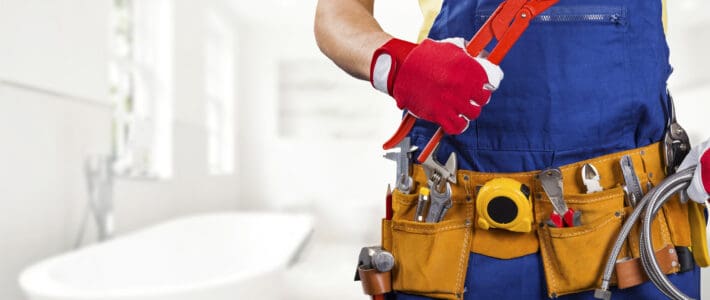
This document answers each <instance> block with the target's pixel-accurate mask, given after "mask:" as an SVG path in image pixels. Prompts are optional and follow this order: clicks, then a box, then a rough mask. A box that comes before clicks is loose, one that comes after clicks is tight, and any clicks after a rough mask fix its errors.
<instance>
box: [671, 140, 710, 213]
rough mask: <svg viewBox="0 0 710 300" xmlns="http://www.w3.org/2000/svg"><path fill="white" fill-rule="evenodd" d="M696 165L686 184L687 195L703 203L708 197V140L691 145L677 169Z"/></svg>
mask: <svg viewBox="0 0 710 300" xmlns="http://www.w3.org/2000/svg"><path fill="white" fill-rule="evenodd" d="M694 165H697V168H695V175H694V176H693V180H691V181H690V185H689V186H688V189H687V191H688V196H689V197H690V199H692V200H693V201H695V202H698V203H701V204H702V203H705V201H707V200H708V198H710V140H707V141H705V142H704V143H702V144H700V145H697V146H695V147H693V149H692V150H690V153H688V155H687V156H686V157H685V159H683V162H682V163H681V164H680V166H679V167H678V171H681V170H685V169H687V168H689V167H692V166H694Z"/></svg>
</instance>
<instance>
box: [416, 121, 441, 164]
mask: <svg viewBox="0 0 710 300" xmlns="http://www.w3.org/2000/svg"><path fill="white" fill-rule="evenodd" d="M443 136H444V130H443V129H441V127H439V129H437V130H436V132H435V133H434V135H433V136H432V137H431V139H430V140H429V142H428V143H427V144H426V146H425V147H424V149H423V150H422V152H421V153H420V154H419V157H417V161H419V163H424V161H425V160H426V158H427V157H429V155H431V154H432V152H433V151H434V149H436V146H438V145H439V142H440V141H441V138H442V137H443Z"/></svg>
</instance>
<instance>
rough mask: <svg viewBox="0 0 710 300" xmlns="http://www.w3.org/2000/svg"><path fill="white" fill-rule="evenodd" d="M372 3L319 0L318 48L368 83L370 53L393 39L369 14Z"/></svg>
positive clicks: (350, 0) (350, 72)
mask: <svg viewBox="0 0 710 300" xmlns="http://www.w3.org/2000/svg"><path fill="white" fill-rule="evenodd" d="M373 6H374V0H319V1H318V7H317V9H316V19H315V35H316V41H317V42H318V47H320V49H321V51H322V52H323V53H324V54H325V55H326V56H328V57H329V58H330V59H331V60H333V62H335V64H337V65H338V66H339V67H340V68H341V69H343V70H344V71H345V72H348V74H350V75H352V76H353V77H356V78H359V79H363V80H368V79H369V78H370V61H371V59H372V53H373V52H375V50H376V49H377V48H378V47H380V46H381V45H383V44H384V43H386V42H387V41H388V40H390V39H391V38H392V36H390V35H389V34H387V33H386V32H384V31H383V30H382V28H381V27H380V25H379V24H378V23H377V21H376V20H375V17H374V16H373V14H372V10H373Z"/></svg>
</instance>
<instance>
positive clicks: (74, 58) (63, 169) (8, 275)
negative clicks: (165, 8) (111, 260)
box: [0, 0, 240, 300]
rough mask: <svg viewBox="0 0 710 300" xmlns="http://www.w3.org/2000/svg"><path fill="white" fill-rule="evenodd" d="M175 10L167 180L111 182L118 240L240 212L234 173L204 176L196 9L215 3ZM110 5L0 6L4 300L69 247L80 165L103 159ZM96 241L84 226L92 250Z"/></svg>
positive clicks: (77, 0)
mask: <svg viewBox="0 0 710 300" xmlns="http://www.w3.org/2000/svg"><path fill="white" fill-rule="evenodd" d="M173 3H174V7H173V8H174V12H173V14H174V16H175V22H174V31H175V33H176V34H175V35H174V36H175V39H174V49H175V53H174V61H175V67H174V70H175V74H174V80H175V82H174V85H175V89H174V94H175V99H174V101H175V121H174V126H173V128H174V176H173V178H172V179H170V180H166V181H144V180H132V179H119V180H118V181H117V183H116V186H115V206H116V207H115V210H116V216H115V217H116V227H117V228H116V229H117V233H118V234H121V233H124V232H128V231H131V230H134V229H137V228H140V227H143V226H145V225H148V224H153V223H156V222H159V221H162V220H165V219H168V218H172V217H175V216H180V215H185V214H191V213H200V212H209V211H221V210H230V209H235V208H236V207H237V206H239V205H240V204H239V200H238V199H239V197H238V194H239V191H240V183H239V176H238V175H237V174H234V175H231V176H210V175H208V170H207V166H206V136H205V129H204V126H203V124H204V109H203V95H204V92H203V82H204V77H203V76H204V74H203V57H202V55H203V54H202V51H203V46H202V43H201V40H202V37H203V36H204V34H203V30H204V22H203V21H204V20H203V19H202V17H203V14H202V12H203V11H204V10H205V9H207V7H208V6H218V5H220V3H221V2H220V1H212V2H209V3H205V2H202V1H189V0H176V1H173ZM111 4H112V1H110V0H101V1H97V0H52V1H46V0H30V1H26V0H4V1H2V4H1V5H0V6H1V7H2V9H0V41H2V42H0V45H2V47H0V139H1V140H2V145H3V146H2V147H0V166H2V168H0V182H2V184H1V185H0V212H2V215H1V216H0V236H2V237H3V238H1V239H0V249H2V250H1V252H2V256H1V257H0V299H8V300H15V299H18V300H19V299H23V298H22V296H21V294H20V290H19V288H18V286H17V283H16V280H17V279H16V276H17V275H18V272H19V271H20V270H21V269H22V268H23V267H25V266H27V265H28V264H30V263H32V262H34V261H37V260H39V259H41V258H44V257H47V256H50V255H54V254H58V253H61V252H64V251H67V250H70V249H71V248H72V246H73V243H74V241H75V239H76V236H77V233H78V228H79V223H80V220H81V218H82V217H83V214H84V212H85V204H86V201H87V199H86V186H85V181H84V174H83V172H82V170H83V169H82V168H83V165H82V163H83V159H84V157H85V156H86V155H87V154H92V153H109V150H110V149H109V147H110V142H111V141H110V135H109V134H110V130H111V129H110V125H111V123H110V120H111V107H110V105H109V104H108V103H109V102H108V99H107V96H108V93H107V91H108V83H107V59H108V57H107V56H108V53H109V49H108V38H109V37H108V33H109V27H108V26H109V24H108V20H109V12H110V11H109V10H110V8H111ZM219 11H220V12H223V13H228V10H225V9H219ZM94 233H95V231H93V228H91V227H90V228H89V230H88V231H87V239H86V241H87V242H91V241H92V240H93V234H94Z"/></svg>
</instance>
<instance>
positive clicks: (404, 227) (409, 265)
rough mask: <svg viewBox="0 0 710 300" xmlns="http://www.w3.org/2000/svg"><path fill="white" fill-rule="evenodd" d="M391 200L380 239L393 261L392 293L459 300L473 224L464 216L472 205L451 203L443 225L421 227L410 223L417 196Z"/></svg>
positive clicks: (460, 200) (468, 213)
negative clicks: (391, 206)
mask: <svg viewBox="0 0 710 300" xmlns="http://www.w3.org/2000/svg"><path fill="white" fill-rule="evenodd" d="M392 197H393V203H394V207H393V211H394V217H393V220H391V221H390V220H383V226H382V230H383V233H382V235H383V246H384V247H385V249H391V251H392V254H393V255H394V257H395V268H394V269H393V273H392V274H393V278H392V280H393V288H394V290H396V291H401V292H406V293H411V294H417V295H423V296H427V297H434V298H437V299H461V297H462V295H463V290H464V283H465V276H466V268H467V267H468V259H469V257H470V256H469V249H470V246H469V245H470V241H471V235H472V230H471V227H472V224H473V222H471V220H470V219H471V218H470V217H467V216H471V215H472V213H473V203H469V202H466V201H465V200H463V199H453V200H454V201H453V207H452V208H451V209H450V210H449V212H448V213H447V216H446V217H445V220H444V221H442V222H439V223H421V222H414V221H411V219H413V211H414V207H415V206H416V201H415V200H416V199H417V197H418V196H417V195H407V194H402V193H399V192H398V191H395V192H394V193H393V195H392ZM454 269H455V270H454ZM454 271H455V272H454ZM452 276H455V278H452ZM452 284H453V285H452Z"/></svg>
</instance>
